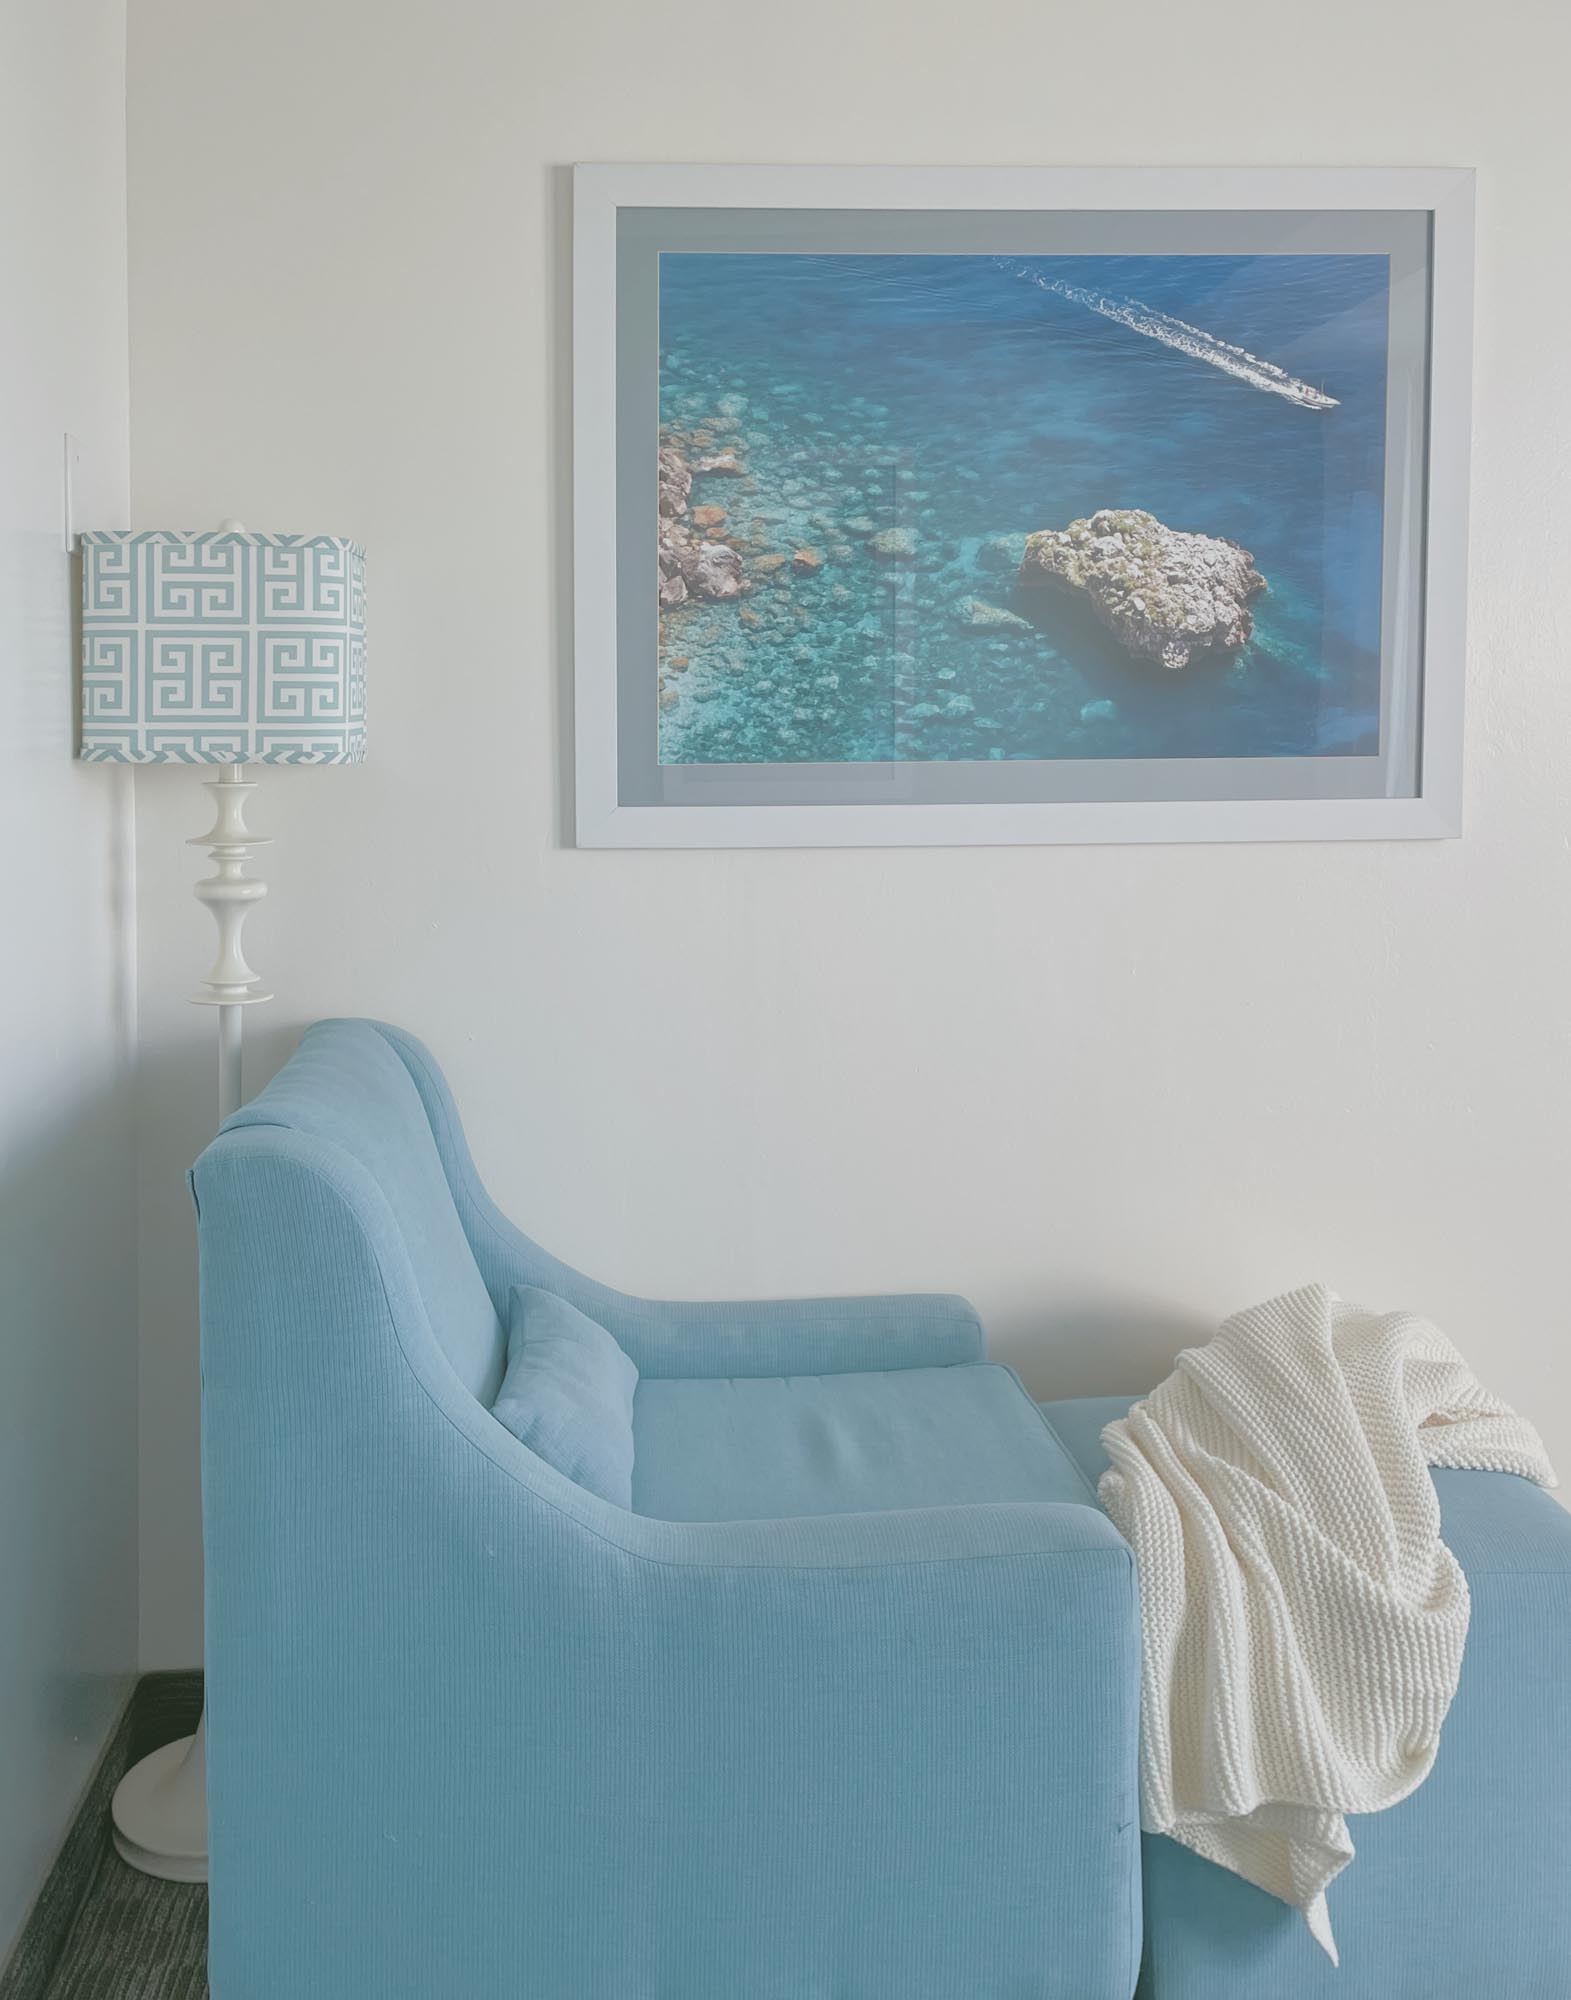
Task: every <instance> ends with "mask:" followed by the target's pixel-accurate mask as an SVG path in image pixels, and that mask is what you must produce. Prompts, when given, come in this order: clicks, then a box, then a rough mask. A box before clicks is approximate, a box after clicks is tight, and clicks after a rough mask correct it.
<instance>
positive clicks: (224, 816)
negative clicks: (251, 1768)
mask: <svg viewBox="0 0 1571 2000" xmlns="http://www.w3.org/2000/svg"><path fill="white" fill-rule="evenodd" d="M78 540H79V544H80V548H81V555H82V735H81V755H82V757H83V758H84V759H85V760H86V761H88V762H89V763H111V764H216V765H218V766H219V767H220V768H219V772H218V776H217V778H216V779H215V780H212V781H210V782H209V784H208V790H209V791H210V792H211V793H212V794H213V801H214V806H215V808H216V811H215V816H214V821H213V826H212V828H211V830H210V831H209V832H208V833H206V834H204V835H202V836H200V837H199V838H197V839H195V840H193V841H192V842H191V843H190V845H192V846H194V847H206V848H207V849H208V850H209V852H210V854H211V857H212V860H213V864H214V872H213V873H212V874H211V875H209V876H206V877H204V878H203V880H201V881H200V882H198V883H197V885H196V894H197V896H198V897H199V898H200V899H201V901H202V902H203V903H205V904H206V905H207V907H208V908H209V909H210V910H211V911H212V913H213V916H214V919H215V921H216V922H217V925H218V956H217V958H216V959H215V960H214V962H213V965H212V967H211V969H210V971H209V972H208V975H207V977H206V979H205V980H203V981H202V983H201V986H200V988H199V990H198V991H197V992H196V993H194V994H193V995H192V996H191V997H192V999H193V1000H194V1001H195V1002H196V1004H197V1005H198V1006H203V1007H213V1008H216V1009H217V1014H218V1118H219V1122H220V1123H222V1122H223V1120H224V1119H225V1118H227V1117H228V1116H229V1114H230V1113H231V1112H232V1111H235V1110H237V1109H238V1108H239V1106H240V1103H241V1101H242V1090H241V1040H240V1023H241V1019H242V1015H243V1010H244V1009H245V1008H246V1007H254V1006H256V1005H257V1004H258V1002H260V1001H263V1000H268V999H271V997H272V996H271V994H269V993H266V992H264V991H263V990H262V987H261V984H260V981H259V979H258V976H257V974H256V973H254V972H253V971H252V970H251V968H250V966H249V965H248V964H247V963H246V959H245V954H244V952H243V950H242V949H241V938H240V934H241V931H242V929H243V927H244V924H245V919H246V915H247V913H248V912H249V910H250V909H251V906H252V905H253V904H254V903H255V902H257V901H258V900H259V899H260V898H261V897H263V896H265V895H266V894H267V884H266V883H265V882H263V881H261V880H259V879H258V878H257V877H255V876H252V875H248V874H247V872H246V871H247V864H248V862H249V861H250V858H251V856H252V854H253V852H254V850H255V849H256V848H258V847H263V846H266V845H267V840H266V837H265V836H263V835H260V834H256V833H253V832H252V831H251V830H250V828H249V827H248V826H247V825H246V819H245V815H246V806H247V802H248V800H249V798H250V795H251V793H252V792H254V791H255V790H256V785H255V783H254V782H253V781H250V780H247V779H245V778H243V777H242V776H241V770H240V767H241V766H242V765H243V764H358V763H361V762H363V761H364V758H365V551H364V550H363V549H361V548H360V547H359V546H358V545H357V544H356V543H354V542H351V541H345V540H344V539H342V538H341V537H339V536H336V535H261V534H252V533H250V532H249V531H248V530H247V529H245V528H243V527H242V526H241V525H240V524H239V522H237V521H226V522H225V523H224V525H223V526H222V527H221V528H214V529H207V530H200V531H195V532H185V531H177V530H173V529H164V528H154V529H147V530H144V531H142V532H140V533H135V534H133V533H123V532H118V531H113V532H88V533H84V534H82V535H81V536H79V537H78ZM205 1746H206V1716H205V1715H204V1716H203V1718H202V1721H201V1723H200V1724H199V1725H198V1727H197V1731H196V1734H195V1735H194V1736H188V1737H183V1738H182V1739H181V1740H180V1741H179V1742H177V1743H171V1744H166V1745H165V1746H164V1748H163V1749H161V1750H155V1751H154V1752H153V1754H152V1755H151V1756H150V1757H145V1758H143V1760H142V1761H141V1763H139V1764H137V1765H136V1766H135V1767H134V1768H133V1769H132V1770H130V1771H128V1772H127V1773H126V1775H125V1777H124V1778H123V1779H122V1780H121V1783H120V1786H119V1789H118V1790H117V1791H116V1793H115V1797H114V1806H113V1817H114V1839H115V1846H116V1847H117V1849H118V1850H119V1852H120V1854H121V1856H122V1857H123V1859H125V1860H126V1861H128V1862H130V1863H131V1865H132V1866H133V1867H135V1868H140V1869H141V1870H142V1871H143V1872H144V1873H145V1874H149V1875H158V1876H162V1877H164V1878H165V1879H166V1880H169V1881H186V1882H195V1881H204V1880H205V1879H206V1876H207V1800H206V1776H207V1760H206V1749H205Z"/></svg>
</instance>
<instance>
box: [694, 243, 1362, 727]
mask: <svg viewBox="0 0 1571 2000" xmlns="http://www.w3.org/2000/svg"><path fill="white" fill-rule="evenodd" d="M1014 261H1015V263H1016V265H1017V266H1023V267H1025V269H1024V271H1022V269H1020V268H1015V269H1010V268H1005V267H1004V266H1002V265H1001V264H1000V263H999V261H998V260H995V259H994V258H991V257H982V256H933V257H917V256H903V255H901V256H881V257H880V256H869V257H859V256H844V255H837V256H799V255H796V256H784V255H760V256H738V255H686V254H684V255H666V256H663V257H662V258H661V265H660V349H661V361H660V412H661V423H662V426H663V429H664V431H665V433H666V434H667V435H669V436H671V437H672V438H673V439H674V441H676V442H677V443H678V444H679V445H682V446H684V447H689V448H690V451H691V453H692V455H696V454H697V453H698V452H701V451H704V450H718V449H723V448H731V449H734V450H735V451H736V453H737V455H738V457H739V458H740V459H741V460H742V461H743V462H744V464H745V466H746V468H747V479H746V480H745V481H743V480H738V479H736V478H734V477H727V476H725V475H721V474H714V475H709V476H707V477H701V478H699V479H697V480H695V482H694V491H693V501H694V504H696V505H712V506H719V507H723V508H725V509H726V514H727V518H726V521H725V523H724V527H723V529H721V530H717V532H723V533H727V534H730V535H733V536H734V537H735V538H736V539H737V542H738V544H739V546H740V548H741V552H742V555H743V561H744V564H746V565H747V566H748V567H749V571H750V574H752V575H753V578H754V588H753V589H752V591H751V593H750V594H749V595H748V597H747V598H746V599H745V600H744V602H745V608H746V613H747V615H746V616H745V617H744V616H743V615H742V606H740V605H738V604H737V603H735V602H728V603H716V604H703V605H697V606H684V607H682V608H680V609H679V610H677V611H675V612H673V613H670V614H668V615H667V616H666V618H665V619H664V620H663V622H662V643H661V675H662V689H663V693H662V702H661V728H660V754H661V760H662V761H663V762H666V763H695V762H704V763H707V762H716V761H720V762H752V761H765V762H793V761H802V760H824V761H829V762H865V761H869V760H885V759H891V758H903V759H924V760H925V759H968V758H987V757H1023V758H1086V757H1195V756H1235V757H1257V756H1302V755H1309V754H1315V753H1334V754H1342V755H1346V754H1349V753H1373V752H1374V751H1375V750H1376V749H1377V747H1378V709H1379V685H1380V543H1381V507H1382V499H1381V496H1382V487H1383V462H1384V431H1385V366H1386V327H1387V266H1386V260H1385V258H1384V257H1377V256H1280V257H1189V256H1184V257H1176V256H1175V257H1094V258H1089V257H1055V258H1028V259H1021V260H1014ZM1032 273H1034V274H1035V275H1036V276H1037V277H1038V278H1047V279H1059V280H1062V281H1064V282H1067V283H1069V284H1071V285H1073V286H1076V287H1080V288H1083V289H1086V290H1090V291H1094V292H1098V293H1102V294H1116V295H1118V296H1120V297H1124V298H1130V299H1134V300H1138V301H1140V302H1142V303H1143V304H1144V305H1146V306H1148V307H1151V308H1153V309H1155V310H1157V311H1159V312H1162V313H1165V314H1169V315H1172V316H1174V317H1177V318H1180V319H1182V320H1185V321H1187V322H1189V323H1191V324H1192V325H1194V326H1196V327H1199V328H1202V329H1204V330H1205V331H1206V332H1207V333H1209V334H1212V335H1214V336H1216V337H1217V338H1218V339H1220V340H1224V341H1227V342H1230V343H1233V344H1235V345H1237V346H1240V347H1244V348H1247V349H1249V350H1250V351H1252V352H1253V353H1254V354H1256V355H1258V356H1260V357H1261V358H1262V359H1264V360H1267V361H1270V362H1273V363H1275V364H1277V365H1279V366H1280V367H1282V368H1285V369H1286V370H1288V371H1289V373H1290V374H1292V375H1293V376H1295V377H1299V378H1302V379H1303V380H1305V381H1306V382H1308V383H1310V384H1312V385H1314V386H1315V387H1318V388H1320V389H1323V390H1324V391H1325V392H1326V393H1328V394H1330V395H1332V396H1335V397H1336V398H1337V399H1338V405H1337V407H1336V408H1335V409H1331V410H1313V409H1305V408H1302V407H1299V406H1298V405H1296V404H1294V403H1292V402H1290V401H1288V400H1286V399H1285V398H1283V397H1281V396H1278V395H1273V394H1268V393H1266V392H1265V391H1263V390H1262V389H1259V388H1257V387H1254V386H1252V385H1250V384H1249V383H1246V382H1243V381H1239V380H1237V379H1235V378H1233V377H1232V376H1230V375H1228V374H1224V373H1223V372H1221V370H1220V369H1218V368H1216V367H1213V366H1210V365H1208V364H1207V363H1206V362H1204V361H1202V360H1197V359H1195V358H1193V357H1191V356H1190V355H1187V354H1184V353H1180V352H1178V351H1176V350H1174V349H1172V348H1170V347H1167V346H1164V345H1162V344H1161V343H1160V342H1158V341H1156V340H1153V339H1150V338H1147V337H1143V336H1142V335H1141V334H1139V333H1137V332H1134V331H1132V330H1131V329H1130V328H1128V327H1126V326H1123V325H1121V324H1117V323H1115V322H1113V321H1110V320H1108V319H1105V318H1103V317H1102V316H1100V315H1099V314H1098V313H1096V312H1094V311H1092V310H1090V309H1088V308H1087V307H1086V306H1085V305H1083V304H1080V303H1077V302H1075V301H1074V300H1071V299H1067V298H1064V297H1062V296H1060V295H1058V294H1056V293H1054V292H1051V291H1047V290H1044V289H1043V288H1042V285H1041V284H1040V283H1034V282H1032V281H1031V274H1032ZM695 432H696V433H697V435H698V438H699V440H700V442H699V443H698V445H697V446H696V447H694V446H691V445H690V440H691V439H692V437H693V434H694V433H695ZM706 441H707V442H706ZM1101 507H1139V508H1145V509H1147V510H1148V511H1149V512H1151V513H1153V514H1155V515H1157V516H1158V517H1159V518H1160V519H1161V520H1163V521H1164V522H1166V523H1167V524H1168V525H1169V526H1170V527H1173V528H1179V529H1185V530H1190V531H1195V532H1200V533H1203V534H1209V535H1221V536H1226V537H1228V538H1229V539H1231V540H1233V541H1236V542H1240V543H1242V544H1243V545H1244V547H1246V548H1247V549H1249V550H1250V551H1251V552H1252V553H1253V555H1254V558H1255V562H1256V565H1257V567H1258V568H1259V570H1260V572H1261V573H1262V575H1263V576H1264V577H1265V578H1266V580H1267V584H1268V586H1269V589H1268V594H1266V595H1265V596H1263V597H1258V598H1256V599H1255V600H1254V605H1253V610H1254V614H1255V633H1254V637H1253V638H1252V639H1251V641H1250V642H1249V644H1248V645H1247V646H1245V647H1244V648H1243V649H1242V650H1241V651H1240V652H1238V653H1236V654H1217V655H1200V656H1197V657H1196V658H1195V659H1194V660H1193V661H1192V662H1191V664H1190V665H1189V666H1188V667H1187V668H1184V669H1182V670H1180V671H1177V672H1172V671H1169V670H1167V669H1164V668H1163V667H1162V666H1160V665H1159V664H1158V663H1157V662H1155V661H1152V660H1149V659H1143V658H1137V657H1135V656H1133V655H1131V654H1129V653H1127V652H1126V651H1125V650H1124V649H1123V648H1122V647H1121V646H1120V645H1119V644H1118V643H1117V642H1116V641H1115V640H1114V639H1113V638H1112V637H1111V636H1110V635H1109V634H1107V633H1106V632H1104V631H1103V630H1102V629H1101V628H1100V626H1098V625H1097V624H1096V623H1095V621H1094V620H1093V619H1092V618H1091V617H1090V616H1089V615H1088V614H1087V613H1086V611H1085V609H1084V607H1083V606H1081V605H1079V604H1077V603H1075V602H1074V601H1073V600H1072V599H1069V600H1067V601H1066V600H1065V599H1064V598H1063V597H1061V596H1060V594H1059V593H1057V592H1051V593H1048V592H1043V591H1040V590H1032V591H1027V592H1016V590H1015V587H1014V581H1013V578H1014V570H1015V568H1016V567H1017V566H1018V561H1019V553H1018V552H1019V545H1020V540H1021V538H1023V536H1024V535H1026V534H1027V533H1029V532H1031V531H1033V530H1035V529H1038V528H1062V527H1065V526H1067V525H1068V524H1069V522H1071V521H1073V520H1075V519H1077V518H1079V517H1081V516H1083V515H1087V514H1091V513H1094V512H1095V511H1096V510H1097V509H1098V508H1101ZM869 524H871V528H870V526H869ZM895 527H898V528H904V529H908V530H910V531H911V533H912V535H913V536H914V538H915V544H916V554H915V557H914V558H913V559H912V560H911V561H909V562H904V563H898V564H891V563H890V562H888V561H885V560H880V559H879V558H877V557H876V556H874V555H873V554H872V553H871V551H870V548H869V540H870V533H871V532H876V531H878V530H883V529H888V528H895ZM1010 538H1013V539H1010ZM803 547H806V548H810V549H812V550H814V551H816V552H818V553H819V554H820V555H821V556H822V559H823V560H822V566H821V567H820V568H819V569H818V570H817V571H815V572H811V573H807V572H804V571H801V570H799V569H797V568H795V567H793V566H792V565H791V564H790V563H787V564H786V565H785V566H784V567H783V568H779V569H775V570H774V571H773V572H772V573H771V574H769V575H767V576H766V575H765V574H763V573H762V572H758V571H753V570H752V567H751V566H752V564H753V563H754V562H755V561H756V560H757V559H758V558H759V557H761V556H762V557H768V556H769V555H771V554H785V555H788V556H789V555H791V554H792V553H793V552H794V551H795V550H797V549H798V548H803ZM970 598H981V599H983V600H984V601H985V602H986V603H987V604H989V605H992V606H996V607H998V608H999V609H1000V610H1004V611H1010V612H1013V613H1015V614H1016V615H1017V616H1020V617H1023V618H1024V619H1025V620H1026V621H1027V622H1026V624H1025V626H1023V627H1022V626H1007V627H1003V628H1000V629H992V630H984V631H976V630H972V629H969V628H964V627H962V625H961V624H960V623H959V622H958V620H957V615H956V606H957V604H959V603H962V602H964V601H965V600H967V599H970ZM682 662H685V663H686V664H685V665H682V664H681V663H682Z"/></svg>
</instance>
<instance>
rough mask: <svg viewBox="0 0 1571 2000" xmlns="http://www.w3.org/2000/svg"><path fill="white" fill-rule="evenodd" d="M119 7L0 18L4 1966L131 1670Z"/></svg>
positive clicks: (0, 1831) (106, 2)
mask: <svg viewBox="0 0 1571 2000" xmlns="http://www.w3.org/2000/svg"><path fill="white" fill-rule="evenodd" d="M124 93H125V7H124V4H123V0H16V4H13V5H8V6H7V7H6V8H5V10H4V13H3V15H0V288H3V295H4V303H3V308H0V940H3V943H0V953H3V960H0V963H3V966H4V972H3V977H0V1963H3V1962H4V1960H5V1957H6V1954H7V1951H8V1949H9V1946H10V1943H11V1939H12V1936H13V1934H14V1932H15V1931H16V1929H17V1927H18V1925H19V1924H20V1922H21V1920H22V1917H23V1915H24V1913H25V1911H26V1909H27V1906H28V1904H29V1903H30V1902H31V1900H32V1897H33V1895H34V1893H35V1892H36V1891H37V1889H38V1887H39V1886H40V1884H41V1882H42V1880H43V1876H44V1874H45V1872H46V1870H47V1868H48V1866H49V1863H50V1861H51V1860H52V1859H53V1856H54V1852H55V1848H56V1847H57V1845H58V1843H59V1840H60V1837H61V1835H62V1834H63V1832H64V1830H65V1826H66V1823H67V1820H68V1818H69V1815H70V1812H71V1809H72V1807H73V1805H74V1804H75V1801H76V1798H77V1795H78V1793H79V1791H80V1790H81V1787H82V1785H83V1783H84V1781H85V1780H86V1778H87V1775H88V1772H89V1771H90V1769H91V1767H92V1763H93V1760H94V1758H95V1756H96V1754H97V1752H98V1750H99V1748H100V1746H101V1744H102V1740H103V1736H104V1733H105V1730H106V1728H107V1727H108V1725H109V1723H110V1721H111V1720H112V1718H113V1716H114V1714H115V1711H116V1708H117V1706H118V1702H119V1699H120V1697H121V1696H122V1695H123V1694H124V1692H125V1690H126V1688H127V1686H128V1685H129V1674H130V1671H131V1669H132V1668H134V1666H135V1664H136V1442H137V1439H136V1422H137V1419H136V1278H135V1254H136V1243H135V1211H134V1202H133V1197H132V1176H133V1168H134V1161H133V1151H132V1142H133V1131H132V1038H133V1033H134V1026H135V1020H134V1012H133V1006H134V986H133V965H132V953H131V935H132V934H131V905H130V867H131V819H130V812H131V787H130V783H129V780H128V779H127V778H126V776H125V775H124V774H116V773H114V772H111V771H107V770H88V769H85V768H84V767H82V766H80V765H78V764H76V763H74V762H73V761H72V752H73V748H74V736H73V730H74V719H75V718H74V702H73V692H72V689H73V677H72V661H73V654H74V638H73V631H72V599H73V585H72V578H71V565H70V561H69V558H68V557H67V555H66V553H65V549H64V545H63V540H62V525H61V516H62V464H63V438H64V434H65V432H66V431H67V430H70V431H71V432H73V433H74V434H75V435H76V436H77V437H78V438H79V439H80V440H81V443H82V446H83V450H84V458H83V463H82V469H81V476H80V481H79V491H78V501H79V507H78V525H80V526H97V527H115V526H119V525H121V524H123V523H124V521H125V519H126V511H127V505H128V499H127V471H126V408H127V363H126V265H125V254H126V253H125V111H124Z"/></svg>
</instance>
